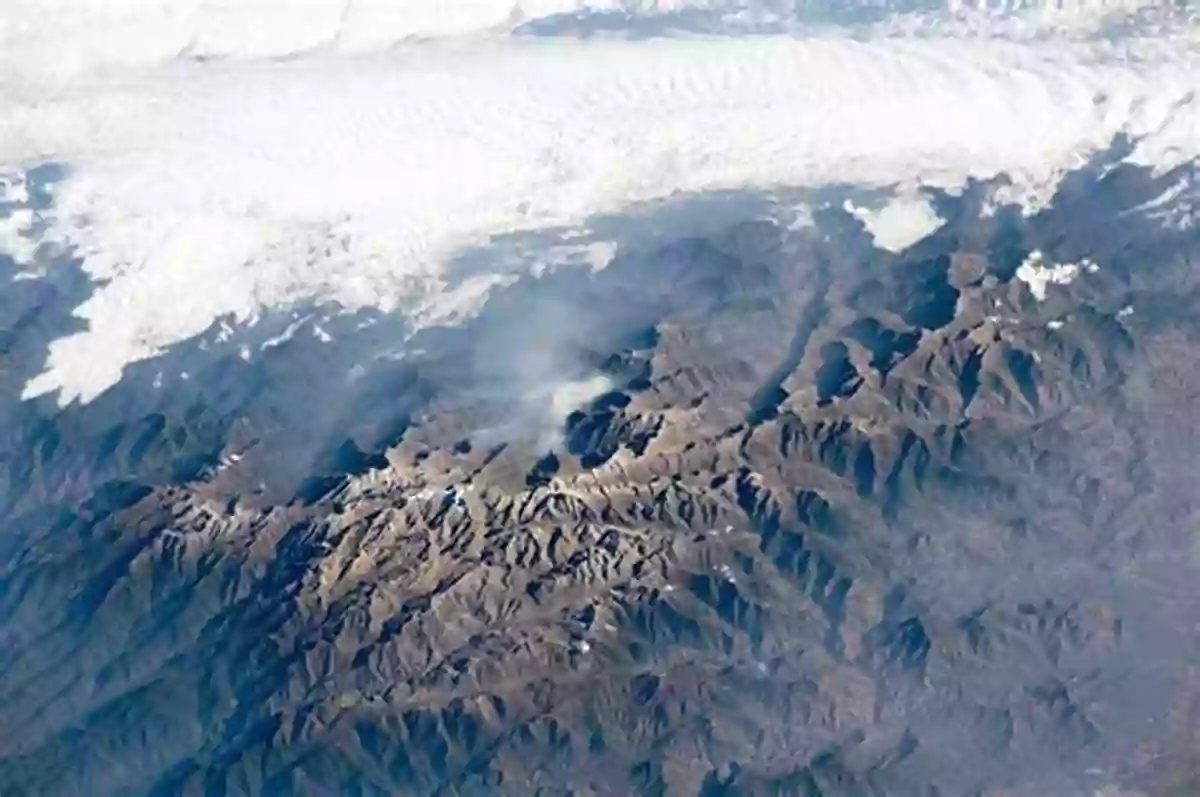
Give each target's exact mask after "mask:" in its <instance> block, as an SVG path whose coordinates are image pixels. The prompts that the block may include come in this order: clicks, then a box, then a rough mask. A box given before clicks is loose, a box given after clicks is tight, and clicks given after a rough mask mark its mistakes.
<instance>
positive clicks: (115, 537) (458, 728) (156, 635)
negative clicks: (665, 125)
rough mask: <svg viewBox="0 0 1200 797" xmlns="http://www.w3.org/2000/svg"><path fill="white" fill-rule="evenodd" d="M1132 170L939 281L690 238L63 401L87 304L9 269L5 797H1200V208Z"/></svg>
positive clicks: (783, 240) (772, 240)
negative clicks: (44, 392)
mask: <svg viewBox="0 0 1200 797" xmlns="http://www.w3.org/2000/svg"><path fill="white" fill-rule="evenodd" d="M1120 154H1121V153H1120V152H1114V153H1109V154H1108V156H1106V157H1107V159H1101V160H1099V161H1098V162H1096V163H1092V164H1089V165H1087V166H1085V167H1083V168H1081V169H1080V170H1079V171H1078V172H1076V173H1073V174H1071V175H1068V176H1067V177H1066V178H1065V179H1064V181H1063V183H1062V185H1061V186H1060V188H1059V192H1058V194H1057V195H1056V196H1055V198H1054V200H1053V202H1052V203H1051V204H1050V205H1049V206H1048V207H1047V208H1046V209H1044V210H1042V211H1040V212H1038V213H1035V214H1033V215H1024V214H1023V213H1022V212H1021V211H1020V209H1019V208H1016V207H1009V206H1000V207H997V206H996V205H995V203H994V202H993V201H992V199H993V196H994V194H995V190H996V188H997V187H998V184H990V183H973V184H970V185H968V186H967V187H966V188H965V189H964V191H963V192H962V194H961V195H959V196H950V195H945V194H939V195H936V196H935V197H934V204H935V207H936V210H937V212H938V214H939V216H940V217H941V218H942V219H943V220H944V224H943V225H942V226H941V227H940V228H939V229H937V230H936V231H935V232H934V233H932V234H930V235H928V236H927V237H925V238H923V239H922V240H920V241H919V242H917V243H916V244H914V245H912V246H911V247H909V248H907V249H905V250H904V251H902V252H899V253H892V252H889V251H885V250H882V249H879V248H877V247H876V245H875V244H874V242H873V240H872V238H871V236H870V234H869V233H868V232H867V230H866V229H865V228H864V227H863V225H862V224H861V222H859V221H858V220H857V219H856V218H855V217H854V216H853V215H851V214H850V213H848V212H847V211H846V210H844V209H843V206H842V199H843V198H844V196H846V195H849V193H851V192H850V189H845V190H844V191H843V190H842V189H829V190H828V191H827V192H823V193H822V194H821V195H814V196H807V197H805V201H806V202H808V203H809V204H810V206H811V207H812V208H814V210H813V212H812V214H811V219H810V220H809V221H808V222H807V223H788V222H787V220H786V219H784V218H783V217H782V215H781V212H780V211H779V207H780V205H779V204H777V203H774V202H773V201H772V200H770V199H769V198H762V197H732V198H729V203H730V204H729V206H728V207H729V208H735V207H736V208H739V209H740V210H738V212H737V213H735V212H734V211H733V210H729V211H728V213H727V214H726V211H725V210H723V209H722V208H723V207H725V206H722V205H717V206H716V207H717V209H716V211H715V212H714V213H713V214H711V215H713V216H714V217H715V218H717V219H721V218H723V217H724V216H725V215H727V216H728V218H729V219H731V221H730V222H729V223H727V224H718V225H717V227H716V228H715V229H713V230H712V231H709V232H706V233H705V234H703V235H694V234H693V235H683V236H675V235H673V234H671V233H670V230H671V229H672V228H671V225H670V224H669V223H667V222H665V221H663V219H664V218H667V217H668V216H669V215H670V212H671V211H670V209H666V210H660V211H647V212H646V213H647V214H649V215H647V216H645V217H644V219H645V221H644V224H643V225H642V227H639V226H638V225H639V224H640V223H641V222H636V223H635V222H634V221H629V220H628V219H627V220H625V224H624V226H623V227H621V229H635V228H636V230H637V232H636V234H634V233H629V235H628V240H621V241H619V242H618V243H619V245H618V247H617V250H616V255H615V257H614V258H613V260H612V262H611V263H610V264H608V265H607V266H606V267H604V268H602V269H598V270H596V269H593V268H591V267H582V266H581V267H577V268H566V267H564V268H558V269H555V270H550V271H546V272H544V273H542V274H541V276H538V277H533V276H529V275H524V276H521V277H520V279H517V280H515V281H513V282H512V284H511V285H509V286H508V287H507V288H505V289H503V290H500V291H497V292H496V293H495V294H493V295H492V297H491V299H490V300H489V302H488V304H487V306H486V307H485V308H484V310H483V311H482V312H481V314H480V315H479V316H478V317H476V318H474V319H471V320H469V321H467V322H465V323H464V324H463V325H462V326H460V327H454V328H446V329H430V330H425V331H423V332H421V333H419V334H418V335H416V336H415V337H413V338H411V339H410V340H408V341H407V342H406V343H401V342H400V341H402V340H403V339H404V338H403V333H404V329H405V327H404V322H403V321H402V320H399V319H397V318H391V317H388V316H384V315H376V316H369V317H368V316H366V315H365V314H359V315H358V316H341V317H335V318H333V319H332V320H329V321H323V322H321V323H322V324H323V326H322V330H323V331H327V332H328V335H329V336H330V337H331V338H332V341H331V342H323V341H322V340H320V339H319V338H318V336H317V335H316V334H315V333H314V332H313V331H312V330H313V327H314V325H315V324H317V320H316V319H315V317H313V318H308V317H307V316H305V317H303V318H302V320H301V321H299V322H298V321H296V319H295V318H292V317H290V316H289V317H287V318H279V319H266V320H264V321H263V322H262V324H261V325H260V327H259V328H257V329H254V330H244V329H243V330H238V331H236V333H235V334H234V337H233V338H232V339H231V340H228V341H226V342H225V343H222V344H221V345H217V344H216V343H214V341H215V340H216V338H215V337H214V336H216V335H217V334H218V332H219V330H216V329H214V330H212V331H211V332H212V334H211V335H206V336H202V338H200V339H197V340H194V341H189V342H187V343H185V344H180V346H178V347H176V348H175V349H173V350H171V351H169V352H167V353H165V354H164V355H163V357H162V358H160V359H159V360H157V361H148V362H145V363H141V364H138V365H136V366H133V367H131V368H130V369H129V371H128V372H127V374H126V378H125V379H124V380H123V381H122V383H121V385H120V386H118V387H117V388H114V389H113V390H111V391H109V392H108V393H106V394H105V395H104V396H102V397H101V398H100V399H98V400H97V401H96V402H94V403H92V404H89V405H72V406H71V407H69V408H67V409H66V410H64V411H62V412H61V413H59V412H57V410H56V409H54V407H53V402H52V401H49V400H38V401H34V402H21V401H19V400H18V398H17V396H18V394H19V390H20V385H21V384H23V381H24V380H25V379H27V378H28V375H29V374H30V373H31V372H32V371H35V370H36V368H37V367H38V366H39V365H40V360H41V358H42V356H43V354H44V348H45V343H46V340H48V339H49V337H50V334H51V330H55V331H57V330H58V329H60V328H61V325H62V324H63V323H64V322H65V321H66V319H67V317H68V315H69V312H70V308H71V307H72V306H74V304H75V303H77V302H78V300H79V297H80V296H81V295H86V291H87V289H88V288H87V284H86V280H81V279H80V278H78V277H77V276H73V275H76V274H77V272H76V271H73V270H72V268H71V266H70V253H57V254H55V257H57V258H59V261H60V262H59V263H58V267H57V269H56V270H55V271H54V275H55V276H54V277H53V279H47V280H43V281H36V282H35V281H27V280H25V281H22V280H16V279H13V274H12V271H13V269H12V267H11V266H12V261H7V263H6V262H5V259H4V258H0V269H7V271H8V273H7V274H5V279H6V280H8V279H13V281H11V282H10V283H9V284H8V285H6V287H5V289H4V291H3V294H2V298H0V301H3V302H4V303H6V305H7V306H6V307H5V308H4V311H3V312H2V313H0V318H3V319H4V321H5V323H6V324H7V325H8V327H7V329H5V330H4V331H3V332H0V341H2V344H0V380H2V381H0V395H2V405H3V406H0V420H2V421H3V423H2V424H0V432H2V433H3V434H4V435H6V437H5V438H4V440H3V443H2V444H0V446H2V447H0V455H2V456H3V460H2V461H0V512H2V513H3V518H4V521H3V529H4V531H3V536H2V538H0V553H2V556H0V795H4V797H10V795H30V796H31V797H32V796H34V795H37V796H38V797H43V796H45V797H49V796H50V795H84V794H86V795H164V796H165V795H241V794H247V795H289V794H304V795H390V794H419V795H425V794H429V795H451V794H456V795H473V794H488V795H491V794H512V795H534V794H536V795H544V796H546V797H549V795H577V796H579V797H582V796H583V795H631V794H637V795H689V796H691V795H696V796H697V797H715V796H716V795H759V794H761V795H805V796H806V797H818V796H819V797H849V796H851V795H854V796H855V797H857V796H858V795H888V797H895V796H900V795H914V797H915V796H916V795H920V796H921V797H935V796H936V797H952V796H956V795H979V796H980V797H982V796H983V795H987V797H1001V796H1002V795H1003V796H1004V797H1024V796H1025V795H1029V796H1030V797H1032V796H1033V795H1039V796H1042V795H1061V796H1062V797H1073V795H1089V796H1090V795H1095V794H1104V795H1177V796H1178V797H1184V796H1185V795H1194V794H1198V793H1200V731H1198V729H1200V669H1198V665H1197V663H1198V662H1200V591H1198V590H1197V588H1196V586H1195V585H1196V583H1197V577H1198V575H1200V536H1198V535H1200V499H1197V498H1196V496H1197V495H1198V493H1197V492H1196V490H1195V485H1196V484H1197V482H1198V481H1200V425H1198V424H1197V417H1198V416H1197V412H1198V410H1197V407H1200V403H1198V402H1200V355H1198V354H1197V352H1200V313H1198V312H1197V308H1200V268H1198V267H1197V261H1196V255H1197V250H1198V246H1197V244H1198V243H1200V239H1198V238H1197V235H1196V228H1195V227H1194V226H1191V225H1190V224H1189V221H1190V218H1189V217H1190V212H1189V211H1186V208H1187V207H1188V205H1187V204H1186V203H1188V202H1191V201H1193V200H1194V198H1195V192H1196V188H1195V185H1194V183H1193V182H1191V179H1192V178H1191V173H1190V167H1188V168H1182V169H1178V170H1176V171H1174V172H1171V173H1168V174H1164V175H1158V176H1154V175H1151V174H1149V173H1148V172H1145V171H1143V170H1140V169H1137V168H1134V167H1132V166H1129V165H1118V164H1117V159H1118V157H1119V155H1120ZM35 176H36V177H37V179H39V180H42V179H44V180H46V181H52V180H53V179H54V173H53V170H52V169H51V170H49V171H47V172H45V173H42V174H39V175H35ZM1000 182H1002V181H1000ZM1173 186H1182V191H1183V193H1182V195H1180V196H1181V198H1177V199H1176V200H1175V201H1176V206H1178V207H1184V208H1185V211H1184V212H1182V213H1176V214H1175V215H1173V216H1171V217H1170V218H1162V217H1160V216H1159V215H1157V211H1158V210H1160V209H1161V208H1160V206H1158V205H1155V204H1154V202H1155V200H1156V199H1157V198H1159V197H1161V196H1162V195H1164V193H1165V192H1167V191H1168V190H1169V189H1171V188H1172V187H1173ZM48 197H49V194H48V193H47V194H41V193H39V192H37V191H35V192H34V193H33V196H32V198H31V200H30V201H31V202H32V203H34V204H36V203H37V202H39V201H44V202H47V201H49V198H48ZM875 199H878V198H875ZM858 201H860V202H861V201H867V202H870V201H874V200H873V199H872V198H871V197H866V198H861V197H860V198H858ZM760 205H761V208H762V212H761V213H760V212H758V211H757V209H758V208H759V206H760ZM747 207H749V208H751V209H752V210H753V211H754V212H744V211H745V210H746V208H747ZM655 213H658V214H659V215H654V214H655ZM680 215H685V214H682V213H681V214H680ZM635 221H636V220H635ZM604 224H605V220H603V219H600V220H596V224H593V225H591V227H592V229H603V228H604ZM648 230H649V231H658V232H647V231H648ZM662 230H667V231H668V232H667V233H662V232H661V231H662ZM622 234H624V233H622ZM513 246H514V251H522V250H521V247H522V246H524V243H523V242H521V241H515V242H513ZM530 251H536V248H534V247H531V248H530ZM45 256H47V257H49V256H50V255H49V254H47V255H45ZM531 257H536V256H535V255H531ZM468 262H471V261H470V259H469V258H467V259H464V264H465V263H468ZM463 268H464V273H463V278H464V279H465V278H467V277H469V276H470V273H469V272H470V269H471V268H475V266H470V267H468V266H467V265H464V266H463ZM1051 274H1054V275H1057V276H1056V277H1054V278H1051V276H1050V275H1051ZM1043 277H1044V279H1042V281H1039V279H1041V278H1043ZM304 319H307V320H304ZM287 325H298V326H299V329H300V331H299V332H295V333H294V334H293V335H292V336H291V337H290V338H289V339H287V340H285V341H283V342H282V343H280V344H279V345H277V346H273V347H271V348H270V349H269V350H265V351H266V353H265V354H264V355H263V356H262V357H260V358H255V359H253V360H252V361H251V360H247V359H243V358H240V357H238V356H237V350H236V346H237V345H238V344H239V343H240V342H243V341H249V340H253V341H255V342H257V343H261V342H262V340H263V339H265V338H266V337H267V336H269V335H273V334H275V333H276V332H278V328H282V327H284V326H287ZM364 353H373V354H374V356H373V357H366V356H365V355H364ZM164 373H165V374H166V377H164V376H163V374H164ZM580 384H582V385H584V386H585V388H586V389H583V388H581V390H583V392H582V393H579V392H574V393H573V392H572V390H571V389H568V388H571V386H578V385H580ZM546 385H551V386H553V385H564V386H565V387H563V388H561V389H559V390H558V391H557V392H556V393H555V396H557V397H558V398H559V399H561V397H562V396H564V395H573V396H576V400H574V401H573V403H571V406H567V407H564V406H563V403H562V401H561V400H556V399H555V398H554V397H551V396H547V395H545V391H544V390H542V388H543V387H544V386H546ZM539 390H541V392H539ZM580 396H581V397H582V398H580Z"/></svg>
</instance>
